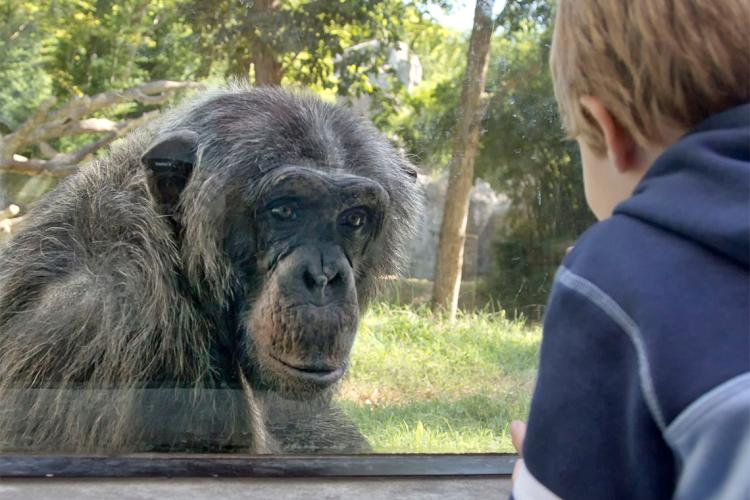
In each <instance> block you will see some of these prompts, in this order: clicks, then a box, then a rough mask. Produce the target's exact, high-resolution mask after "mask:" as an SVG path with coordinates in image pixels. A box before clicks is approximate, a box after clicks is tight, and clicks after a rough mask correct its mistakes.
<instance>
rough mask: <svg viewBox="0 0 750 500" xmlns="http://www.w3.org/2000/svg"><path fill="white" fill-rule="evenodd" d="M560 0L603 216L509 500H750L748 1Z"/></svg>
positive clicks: (555, 343)
mask: <svg viewBox="0 0 750 500" xmlns="http://www.w3.org/2000/svg"><path fill="white" fill-rule="evenodd" d="M557 4H558V11H557V19H556V24H555V34H554V41H553V45H552V56H551V61H550V63H551V69H552V74H553V79H554V83H555V93H556V96H557V99H558V102H559V104H560V109H561V114H562V117H563V120H564V123H565V125H566V128H567V130H568V132H569V133H570V135H571V136H572V137H573V138H575V139H576V140H577V141H578V143H579V146H580V149H581V159H582V163H583V170H584V182H585V190H586V199H587V201H588V203H589V206H590V207H591V209H592V210H593V212H594V213H595V214H596V216H597V218H598V219H600V221H601V222H599V223H598V224H596V225H595V226H594V227H592V228H591V229H590V230H589V231H587V232H586V233H585V234H584V235H583V236H582V237H581V238H580V240H579V241H578V242H577V244H576V246H575V248H574V249H573V250H572V251H571V252H570V253H569V254H568V255H567V256H566V258H565V260H564V262H563V264H562V267H561V268H560V270H559V271H558V273H557V276H556V280H555V284H554V287H553V290H552V294H551V296H550V300H549V305H548V309H547V314H546V318H545V323H544V339H543V342H542V348H541V361H540V367H539V375H538V380H537V385H536V389H535V392H534V397H533V401H532V405H531V413H530V416H529V421H528V432H527V434H526V438H525V442H524V443H523V458H524V461H523V462H521V463H519V464H518V466H517V468H516V471H515V474H514V479H515V482H514V489H513V496H514V498H516V499H517V500H522V499H526V498H557V497H563V498H572V499H580V498H606V499H612V498H628V499H636V498H637V499H645V498H655V499H665V498H671V497H676V498H696V499H734V498H737V499H740V498H742V499H748V498H750V326H749V321H750V309H749V306H748V304H750V275H749V274H748V260H749V257H750V104H748V103H749V102H750V55H749V54H750V28H749V27H750V2H748V1H747V0H674V1H665V0H627V1H623V0H559V1H558V2H557ZM519 424H520V423H514V424H513V425H512V433H513V434H514V442H516V443H518V445H519V446H520V441H522V440H523V431H524V429H523V425H522V424H520V425H519Z"/></svg>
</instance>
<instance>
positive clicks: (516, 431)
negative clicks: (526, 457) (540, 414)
mask: <svg viewBox="0 0 750 500" xmlns="http://www.w3.org/2000/svg"><path fill="white" fill-rule="evenodd" d="M525 437H526V424H525V423H523V422H521V421H520V420H514V421H512V422H511V423H510V440H511V441H512V442H513V447H514V448H515V449H516V451H517V452H518V456H519V457H523V440H524V438H525ZM522 462H523V460H522V459H521V458H519V459H518V461H517V462H516V465H514V466H513V476H511V481H512V482H515V481H516V477H517V476H518V471H519V469H520V468H521V463H522Z"/></svg>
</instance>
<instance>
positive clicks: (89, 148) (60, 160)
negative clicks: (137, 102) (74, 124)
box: [0, 111, 159, 177]
mask: <svg viewBox="0 0 750 500" xmlns="http://www.w3.org/2000/svg"><path fill="white" fill-rule="evenodd" d="M158 114H159V112H158V111H150V112H148V113H145V114H143V115H142V116H140V117H138V118H136V119H135V120H130V121H127V122H118V123H114V122H110V123H112V126H111V129H112V130H111V131H110V132H107V134H106V135H105V136H104V137H102V138H100V139H98V140H96V141H92V142H90V143H88V144H86V145H85V146H83V147H81V148H80V149H78V150H76V151H73V152H70V153H58V154H56V155H55V156H54V157H52V158H51V159H49V160H40V159H33V158H32V159H28V158H24V157H23V156H20V155H13V158H10V159H8V160H2V159H0V172H2V171H4V172H15V173H19V174H24V175H30V176H34V175H50V176H53V177H65V176H68V175H70V174H72V173H74V172H75V171H76V169H77V168H78V164H79V163H81V162H82V161H83V160H85V159H86V157H88V156H89V155H91V154H93V153H94V152H96V151H97V150H98V149H100V148H102V147H104V146H106V145H107V144H109V143H110V142H112V141H114V140H115V139H117V138H118V137H121V136H123V135H125V134H127V133H128V132H130V131H131V130H133V129H134V128H136V127H139V126H140V125H142V124H143V123H145V122H147V121H149V120H151V119H153V118H154V117H155V116H156V115H158Z"/></svg>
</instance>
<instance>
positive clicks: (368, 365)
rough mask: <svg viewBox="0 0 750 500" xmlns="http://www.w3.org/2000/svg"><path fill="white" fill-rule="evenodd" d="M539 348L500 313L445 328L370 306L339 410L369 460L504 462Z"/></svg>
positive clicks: (531, 333)
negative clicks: (491, 457)
mask: <svg viewBox="0 0 750 500" xmlns="http://www.w3.org/2000/svg"><path fill="white" fill-rule="evenodd" d="M540 338H541V336H540V331H539V328H538V327H530V326H528V325H524V324H523V323H521V322H518V321H511V320H508V319H506V317H505V315H504V314H502V313H488V312H479V313H465V314H462V315H460V316H459V318H458V319H457V320H456V321H455V322H453V323H451V322H449V321H447V320H445V319H443V318H441V317H433V316H432V314H431V313H430V312H429V310H428V309H426V308H423V309H416V310H415V309H410V308H400V307H394V306H387V305H380V306H376V307H375V308H373V309H372V310H371V311H370V312H369V313H368V314H367V316H366V317H365V318H364V321H363V324H362V326H361V328H360V332H359V334H358V337H357V341H356V343H355V345H354V350H353V354H352V364H351V368H350V372H349V375H348V376H347V378H346V379H345V380H344V382H343V383H342V386H341V389H340V392H339V401H340V404H341V406H342V407H343V408H344V410H345V411H346V412H347V413H348V414H349V415H351V417H352V418H354V420H355V421H356V422H357V424H358V425H359V427H360V429H361V431H362V432H363V433H364V434H365V436H366V437H367V438H368V440H369V442H370V444H371V445H372V446H373V448H374V449H375V451H377V452H414V453H430V452H433V453H438V452H439V453H466V452H510V451H513V449H512V446H511V443H510V437H509V435H508V432H507V427H508V424H509V423H510V420H512V419H516V418H520V419H522V418H525V416H526V414H527V413H528V407H529V400H530V397H531V390H532V388H533V383H534V377H535V375H536V363H537V353H538V349H539V341H540Z"/></svg>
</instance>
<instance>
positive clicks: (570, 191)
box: [477, 2, 593, 318]
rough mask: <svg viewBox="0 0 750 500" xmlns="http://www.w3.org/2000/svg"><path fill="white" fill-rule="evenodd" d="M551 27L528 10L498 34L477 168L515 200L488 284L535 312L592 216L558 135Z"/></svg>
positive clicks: (572, 151) (512, 305)
mask: <svg viewBox="0 0 750 500" xmlns="http://www.w3.org/2000/svg"><path fill="white" fill-rule="evenodd" d="M532 4H533V5H532V7H533V6H536V7H535V8H538V9H541V7H540V6H539V4H541V2H532ZM541 12H543V13H544V12H547V14H548V13H549V11H544V10H543V9H542V10H541ZM551 31H552V30H551V18H550V17H547V18H546V19H545V18H539V17H536V18H533V17H532V18H530V19H526V20H525V21H522V22H519V24H518V25H517V27H516V28H515V31H513V32H512V33H510V34H509V35H507V36H505V37H503V38H500V39H497V40H496V41H495V49H496V50H495V51H494V54H495V57H493V60H492V63H491V69H490V78H489V85H488V87H489V89H488V90H489V91H490V92H491V93H492V99H491V101H490V105H489V108H488V112H487V116H486V117H485V122H484V125H485V129H486V130H487V132H486V133H485V135H484V137H483V140H482V143H481V153H480V155H479V158H478V160H477V173H478V175H479V176H480V177H482V178H484V179H485V180H488V181H490V182H491V183H492V184H493V185H494V186H495V187H496V188H498V189H499V190H500V191H501V192H503V193H506V194H507V195H508V196H509V197H510V200H511V202H512V210H511V213H510V214H509V225H508V226H507V228H506V230H505V233H504V234H498V235H496V236H497V238H498V242H497V243H496V247H495V250H496V251H495V256H494V258H495V262H496V266H495V269H494V272H493V274H492V275H491V276H490V277H489V279H488V288H489V291H490V293H491V294H492V295H493V296H494V298H495V299H496V300H497V301H498V302H499V303H500V304H501V306H502V307H504V308H506V309H510V310H518V311H520V312H522V313H523V314H524V315H526V316H527V317H532V318H538V317H539V316H540V313H541V311H542V308H543V306H544V304H545V303H546V298H547V295H548V293H549V289H550V285H551V283H552V279H553V277H554V272H555V269H556V267H557V266H558V265H559V263H560V261H561V260H562V257H563V256H564V254H565V250H566V248H567V247H568V246H570V245H572V244H573V242H574V240H575V239H576V237H577V236H578V235H579V234H580V233H581V232H582V231H583V230H584V229H585V228H586V227H588V226H589V225H590V224H591V223H592V222H593V217H592V215H591V213H590V212H589V210H588V208H587V206H586V203H585V199H584V195H583V179H582V174H581V170H580V168H579V167H578V165H579V164H580V161H579V158H578V151H577V147H575V145H574V144H572V143H570V142H565V141H563V138H564V135H563V132H562V125H561V123H560V120H559V117H558V114H557V105H556V102H555V97H554V93H553V90H552V82H551V79H550V76H549V71H548V67H547V59H548V57H549V46H550V38H551Z"/></svg>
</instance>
